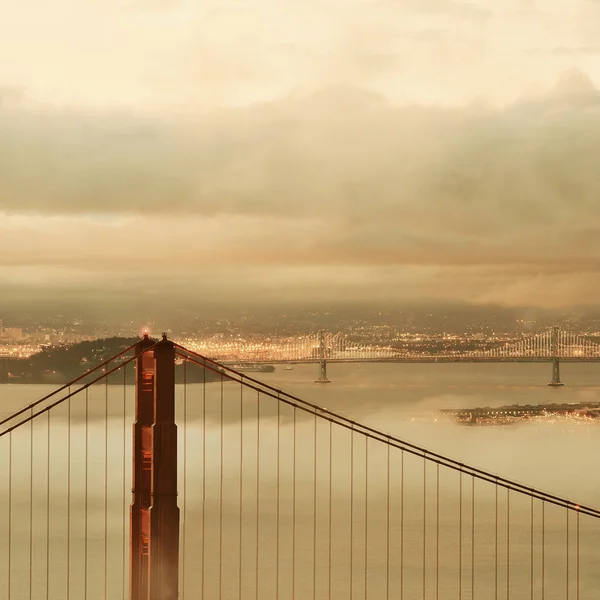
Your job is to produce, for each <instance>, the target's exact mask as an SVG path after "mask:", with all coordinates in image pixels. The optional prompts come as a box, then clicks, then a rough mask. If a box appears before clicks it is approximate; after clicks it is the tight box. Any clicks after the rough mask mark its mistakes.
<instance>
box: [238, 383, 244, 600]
mask: <svg viewBox="0 0 600 600" xmlns="http://www.w3.org/2000/svg"><path fill="white" fill-rule="evenodd" d="M243 519H244V383H243V381H242V383H241V384H240V548H239V550H240V555H239V563H240V564H239V574H238V597H239V600H241V598H242V559H243V553H242V550H243V547H244V544H243V541H244V528H243Z"/></svg>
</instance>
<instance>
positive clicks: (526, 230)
mask: <svg viewBox="0 0 600 600" xmlns="http://www.w3.org/2000/svg"><path fill="white" fill-rule="evenodd" d="M0 15H1V18H0V309H1V308H3V307H4V308H6V307H8V306H9V305H10V304H11V303H13V304H15V303H19V302H23V299H25V298H28V299H30V300H31V298H36V299H37V300H38V301H39V303H40V304H41V305H43V302H44V297H45V294H52V295H53V297H56V295H57V294H58V295H60V294H63V295H64V296H65V297H81V298H86V299H87V300H86V301H89V299H93V300H92V301H93V302H102V300H103V298H105V297H107V298H108V297H110V298H112V299H114V298H118V297H131V295H132V294H135V293H136V290H139V289H142V290H144V293H145V294H152V295H153V296H154V297H155V298H156V297H157V296H158V297H160V296H161V294H163V293H164V290H165V289H166V287H167V286H171V288H172V289H173V290H175V291H176V292H177V293H181V294H182V295H183V296H185V297H186V298H187V300H189V299H190V298H197V299H198V303H199V304H198V305H199V306H201V303H202V300H203V299H205V298H211V299H215V298H226V299H228V300H229V301H231V300H232V299H234V300H236V299H237V300H239V302H245V301H246V300H248V299H250V298H251V299H255V300H260V299H263V298H265V299H266V298H270V299H271V300H274V301H277V300H278V299H289V298H298V299H299V300H300V301H302V299H303V298H307V299H311V300H314V299H319V298H336V297H337V298H349V299H364V300H370V299H387V300H394V301H397V302H402V301H414V300H419V299H423V300H427V301H430V300H432V299H434V300H442V301H443V300H448V301H453V302H456V301H458V302H474V303H479V304H485V303H501V304H507V305H516V306H521V305H527V306H533V307H536V306H539V307H544V308H552V307H565V306H569V305H574V304H596V303H597V298H598V297H600V93H599V92H598V91H597V89H596V88H597V87H598V88H600V42H599V40H600V2H599V1H592V0H539V1H537V0H474V1H472V2H460V1H458V0H189V1H188V0H186V1H181V2H178V1H177V0H120V1H119V0H87V1H86V2H81V1H80V0H55V1H54V2H46V1H45V0H19V1H18V2H15V1H14V0H0Z"/></svg>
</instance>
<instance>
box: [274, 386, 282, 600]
mask: <svg viewBox="0 0 600 600" xmlns="http://www.w3.org/2000/svg"><path fill="white" fill-rule="evenodd" d="M278 396H279V394H278ZM280 455H281V401H280V400H279V398H277V481H276V486H277V491H276V500H277V506H276V508H275V520H276V523H275V528H276V536H275V537H276V538H277V541H276V544H277V548H276V559H275V560H276V564H275V600H278V598H279V560H280V558H279V552H280V550H279V528H280V524H279V521H280V516H281V515H280V497H281V482H280V477H281V468H280V466H281V465H280V463H281V456H280Z"/></svg>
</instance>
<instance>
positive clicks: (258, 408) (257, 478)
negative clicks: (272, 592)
mask: <svg viewBox="0 0 600 600" xmlns="http://www.w3.org/2000/svg"><path fill="white" fill-rule="evenodd" d="M259 559H260V392H257V394H256V556H255V565H254V567H255V582H254V585H255V589H256V600H258V584H259V578H258V577H259V575H258V574H259V567H260V561H259Z"/></svg>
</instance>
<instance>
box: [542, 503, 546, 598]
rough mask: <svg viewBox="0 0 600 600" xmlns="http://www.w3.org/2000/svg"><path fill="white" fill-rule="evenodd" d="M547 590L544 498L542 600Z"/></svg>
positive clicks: (544, 504) (544, 507)
mask: <svg viewBox="0 0 600 600" xmlns="http://www.w3.org/2000/svg"><path fill="white" fill-rule="evenodd" d="M545 592H546V503H545V502H544V501H543V500H542V600H544V598H545V595H546V594H545Z"/></svg>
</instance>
